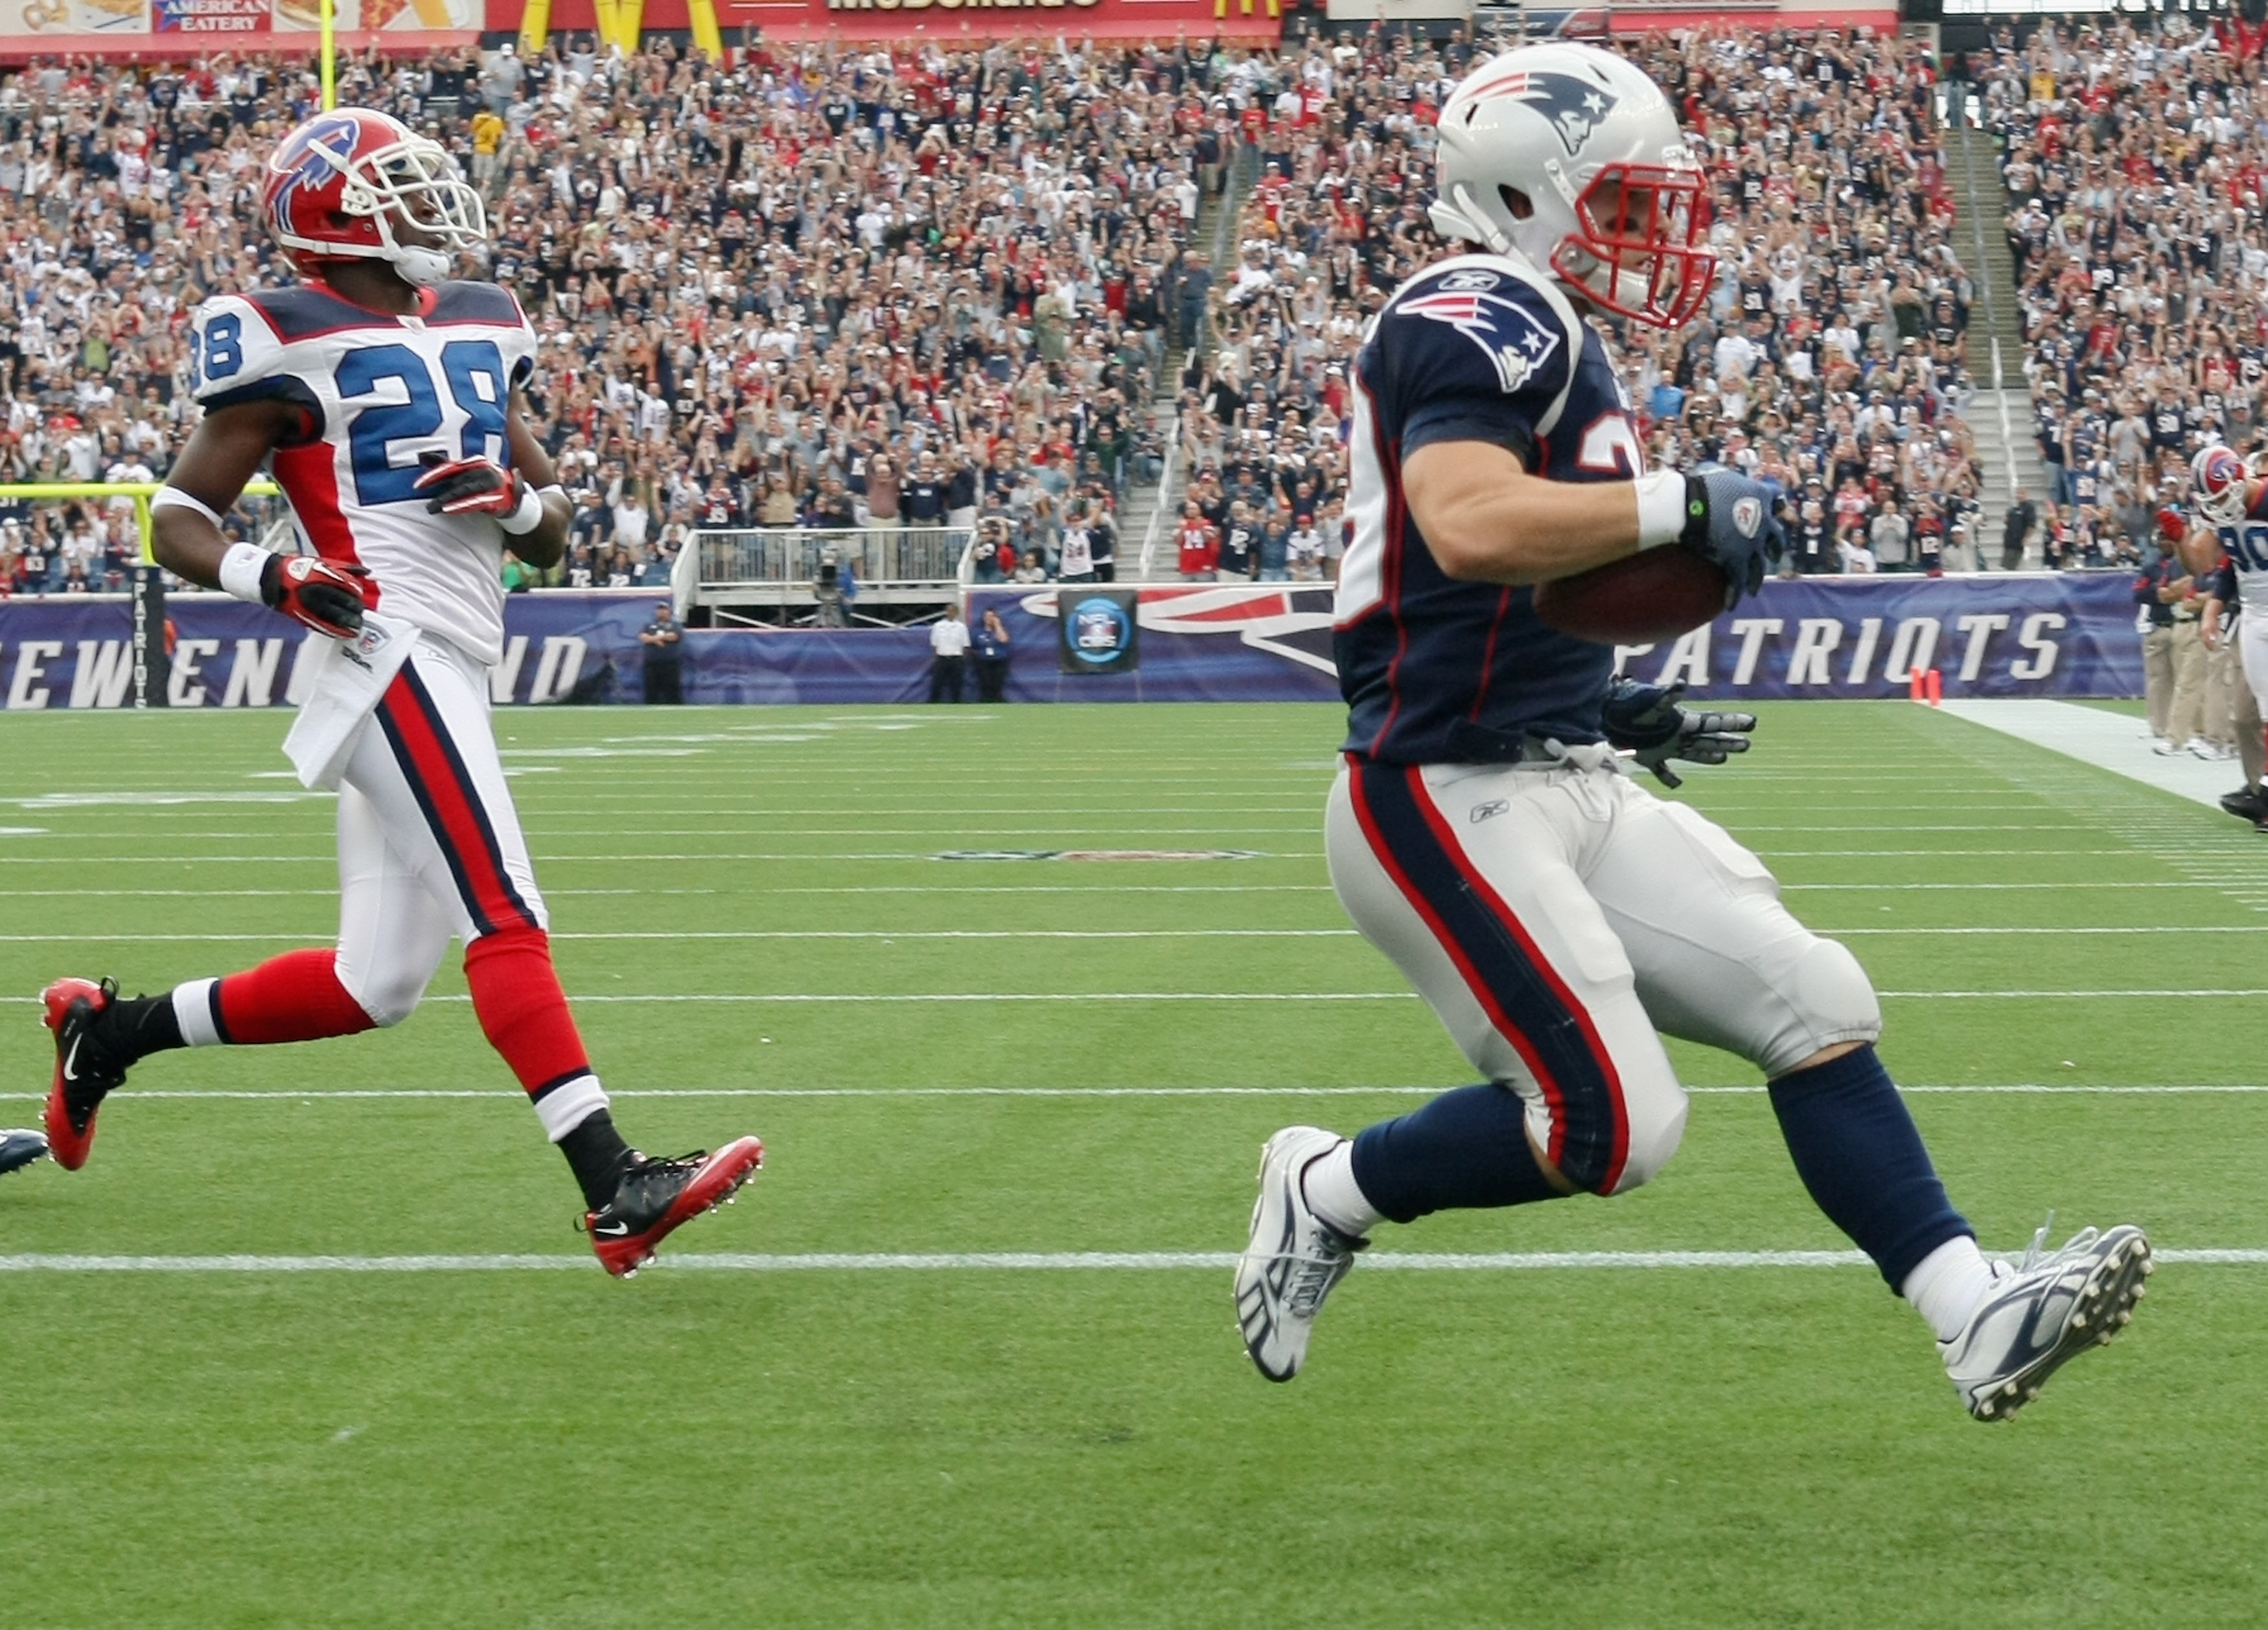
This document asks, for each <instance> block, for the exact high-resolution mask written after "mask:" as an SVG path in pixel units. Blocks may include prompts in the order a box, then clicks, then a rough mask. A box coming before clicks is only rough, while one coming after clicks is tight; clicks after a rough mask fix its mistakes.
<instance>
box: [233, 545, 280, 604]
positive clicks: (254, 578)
mask: <svg viewBox="0 0 2268 1630" xmlns="http://www.w3.org/2000/svg"><path fill="white" fill-rule="evenodd" d="M274 558H275V557H274V556H272V555H270V554H269V553H268V551H267V550H265V549H263V548H261V547H260V546H259V545H258V544H256V543H232V544H230V545H229V546H228V553H227V554H224V555H222V556H221V557H220V586H221V587H222V588H224V589H225V590H227V591H229V592H230V593H231V594H233V595H234V596H236V598H238V599H239V600H249V601H251V602H252V603H253V604H254V606H264V605H266V604H267V601H266V599H265V598H264V597H263V596H262V595H261V592H260V584H261V579H262V578H263V577H265V576H267V574H268V562H269V561H270V560H272V559H274Z"/></svg>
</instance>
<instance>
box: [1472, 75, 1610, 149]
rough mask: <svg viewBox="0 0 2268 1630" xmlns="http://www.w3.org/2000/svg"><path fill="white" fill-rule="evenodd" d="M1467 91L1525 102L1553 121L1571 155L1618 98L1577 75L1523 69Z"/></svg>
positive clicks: (1558, 134)
mask: <svg viewBox="0 0 2268 1630" xmlns="http://www.w3.org/2000/svg"><path fill="white" fill-rule="evenodd" d="M1465 94H1466V95H1467V96H1468V98H1469V99H1471V100H1473V101H1478V100H1480V99H1482V98H1484V97H1490V96H1508V97H1511V98H1512V99H1514V100H1515V101H1521V102H1525V103H1526V104H1527V105H1528V106H1530V107H1533V108H1534V109H1535V111H1536V112H1537V113H1539V114H1543V117H1544V118H1545V119H1546V120H1548V121H1550V125H1551V128H1552V130H1553V132H1554V133H1555V134H1556V135H1557V136H1558V137H1559V143H1560V145H1561V146H1563V147H1565V149H1566V150H1567V156H1568V157H1569V158H1573V157H1574V156H1575V155H1576V154H1577V153H1578V152H1580V151H1582V147H1583V143H1586V142H1587V141H1589V140H1590V139H1591V132H1592V131H1594V130H1595V129H1597V128H1598V127H1599V121H1601V120H1602V119H1604V118H1605V117H1606V116H1607V115H1608V114H1610V113H1612V112H1614V109H1615V102H1616V98H1615V97H1614V96H1612V95H1611V94H1609V92H1606V91H1605V90H1603V89H1602V88H1601V87H1599V86H1598V85H1595V84H1592V83H1591V82H1590V81H1588V80H1587V79H1579V78H1577V77H1575V76H1574V75H1573V74H1550V73H1529V72H1528V71H1527V70H1522V69H1515V70H1513V71H1512V72H1510V73H1507V74H1502V75H1499V76H1498V77H1495V78H1492V79H1489V80H1485V81H1484V82H1483V83H1481V84H1476V85H1475V86H1473V87H1472V89H1471V90H1470V91H1469V92H1466V93H1465Z"/></svg>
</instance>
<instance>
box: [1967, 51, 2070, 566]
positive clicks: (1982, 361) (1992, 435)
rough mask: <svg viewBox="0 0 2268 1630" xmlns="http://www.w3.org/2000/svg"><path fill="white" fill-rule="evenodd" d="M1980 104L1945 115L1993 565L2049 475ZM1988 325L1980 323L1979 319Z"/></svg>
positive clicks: (1972, 425)
mask: <svg viewBox="0 0 2268 1630" xmlns="http://www.w3.org/2000/svg"><path fill="white" fill-rule="evenodd" d="M1981 106H1982V100H1981V99H1977V100H1976V101H1972V100H1971V99H1970V96H1969V87H1968V86H1967V85H1966V84H1955V86H1953V87H1952V90H1951V92H1949V99H1948V105H1947V112H1946V131H1945V146H1946V154H1945V157H1946V167H1947V169H1948V171H1949V172H1950V178H1949V179H1950V180H1952V182H1953V184H1954V185H1955V187H1958V188H1960V197H1961V212H1962V218H1963V221H1964V222H1965V223H1966V224H1965V226H1957V227H1956V231H1958V233H1959V246H1960V249H1961V251H1962V260H1963V261H1966V262H1967V264H1968V267H1969V272H1970V277H1971V278H1972V279H1973V280H1974V281H1975V283H1976V284H1977V305H1976V308H1975V309H1973V310H1972V311H1971V312H1970V327H1969V374H1970V378H1972V379H1974V380H1975V381H1976V382H1977V394H1976V396H1975V397H1974V398H1973V399H1972V400H1970V404H1969V407H1968V409H1967V411H1966V412H1965V413H1964V414H1963V415H1962V417H1963V418H1964V419H1966V420H1967V421H1968V423H1969V429H1970V434H1971V435H1973V436H1975V437H1976V438H1977V462H1978V463H1979V464H1980V465H1981V466H1983V475H1984V491H1983V493H1982V495H1981V496H1982V498H1983V501H1984V505H1985V529H1984V536H1983V537H1981V538H1979V539H1978V540H1977V549H1978V554H1979V555H1980V556H1981V557H1982V558H1984V559H1985V560H1986V561H1988V562H1991V563H1992V564H1993V565H1996V566H1997V565H1998V564H1999V559H2000V529H2001V522H2002V519H2003V518H2005V517H2006V516H2007V513H2008V506H2009V505H2010V504H2011V503H2014V489H2015V488H2018V487H2021V488H2023V489H2024V491H2025V493H2026V495H2027V496H2029V497H2030V499H2031V501H2032V502H2033V503H2035V504H2043V503H2045V501H2046V497H2047V489H2048V482H2047V468H2046V466H2045V465H2044V464H2043V462H2042V461H2041V459H2040V450H2039V444H2038V443H2036V441H2034V440H2033V439H2032V401H2031V393H2030V391H2029V388H2028V386H2027V385H2026V382H2025V378H2024V334H2023V319H2022V307H2021V305H2019V304H2018V302H2017V299H2016V261H2015V256H2014V254H2012V253H2010V252H2009V249H2008V235H2007V232H2006V231H2003V230H2002V227H2001V223H2002V222H2004V221H2005V220H2007V216H2008V208H2009V205H2008V194H2007V188H2006V187H2004V186H2002V184H2001V181H2000V166H1999V155H1998V153H1997V152H1996V151H1995V149H1994V145H1993V138H1992V135H1991V134H1990V133H1989V132H1987V131H1985V130H1983V129H1980V128H1977V126H1976V124H1974V123H1973V122H1972V117H1973V114H1974V113H1975V111H1976V110H1977V109H1978V108H1980V107H1981ZM1980 319H1981V320H1980ZM2024 557H2025V558H2024V563H2025V564H2026V565H2027V566H2036V565H2037V564H2038V563H2039V559H2040V532H2039V531H2038V530H2037V529H2035V530H2034V532H2033V533H2032V538H2031V541H2030V542H2029V544H2027V545H2026V547H2025V551H2024Z"/></svg>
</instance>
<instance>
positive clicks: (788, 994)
mask: <svg viewBox="0 0 2268 1630" xmlns="http://www.w3.org/2000/svg"><path fill="white" fill-rule="evenodd" d="M1874 994H1875V995H1878V996H1881V997H1884V998H1889V999H1894V1000H1901V1001H1921V1000H1929V1001H1935V1002H1946V1001H1952V1002H1963V1001H1999V1000H2003V999H2008V1000H2014V999H2023V1000H2048V999H2059V1000H2068V999H2077V998H2084V999H2087V1000H2090V1001H2091V1000H2095V999H2105V1000H2124V999H2130V998H2131V999H2148V1000H2152V1001H2164V1000H2169V999H2182V1000H2189V999H2196V998H2206V997H2224V996H2268V989H2227V990H2220V989H2215V990H2205V989H2199V990H1878V991H1876V992H1875V993H1874ZM425 1000H426V1001H427V1002H470V1001H471V1000H472V998H471V997H470V996H468V995H446V996H428V997H426V998H425ZM1417 1000H1418V995H1417V993H1416V992H1415V991H1408V990H1095V991H1072V990H1014V991H890V992H868V991H667V992H653V993H649V994H645V995H630V994H627V993H624V994H618V995H605V994H596V995H577V996H576V997H575V998H574V1001H575V1002H577V1003H578V1004H583V1003H594V1002H620V1003H630V1004H638V1003H653V1004H666V1003H676V1002H693V1003H724V1004H727V1005H732V1004H759V1005H760V1004H763V1003H773V1002H779V1003H797V1002H826V1003H836V1002H840V1003H849V1004H857V1003H862V1002H881V1003H892V1002H1415V1001H1417ZM38 1001H39V998H38V997H37V996H0V1003H6V1004H9V1005H11V1006H18V1007H29V1006H32V1005H33V1004H35V1003H37V1002H38Z"/></svg>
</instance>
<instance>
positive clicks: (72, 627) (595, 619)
mask: <svg viewBox="0 0 2268 1630" xmlns="http://www.w3.org/2000/svg"><path fill="white" fill-rule="evenodd" d="M656 600H657V597H656V596H655V595H654V594H653V593H652V591H645V592H630V591H616V592H613V593H601V594H560V595H536V594H515V595H513V596H512V597H511V598H509V599H507V600H506V601H505V602H504V660H503V661H502V662H501V663H499V664H497V666H496V668H495V669H493V670H492V671H491V672H490V676H489V692H490V698H491V699H492V700H493V701H497V702H499V703H502V702H526V701H568V700H571V699H573V700H584V699H589V700H597V701H603V700H611V699H613V698H612V697H611V696H610V695H609V694H608V693H609V692H610V691H611V692H615V693H620V692H622V691H624V690H627V691H628V693H629V695H630V699H632V700H636V699H637V698H639V697H641V696H642V695H643V694H644V692H643V688H642V685H641V683H640V681H641V678H642V669H643V664H642V663H641V662H640V660H639V656H638V654H639V653H642V652H643V650H644V647H643V646H641V645H639V643H638V641H637V635H638V630H639V629H640V628H644V626H645V624H646V620H647V619H649V618H650V617H652V615H653V612H654V606H655V604H656ZM166 626H167V634H168V636H169V637H168V643H169V645H170V646H171V648H172V657H171V661H170V664H169V672H168V674H167V677H166V700H167V702H168V705H170V706H172V707H176V708H268V707H277V706H281V705H283V704H284V703H286V702H293V701H298V696H297V694H295V693H294V691H293V689H292V687H293V684H294V682H295V680H296V679H297V676H298V656H299V648H300V643H301V642H302V641H303V640H304V639H306V638H310V637H313V636H311V635H308V634H307V632H306V629H304V628H300V627H299V625H298V624H297V623H295V622H292V621H291V620H289V619H287V618H284V617H279V616H277V615H276V613H274V612H271V611H269V610H268V609H267V608H266V607H265V606H247V605H246V604H245V603H244V602H243V601H241V600H237V599H232V598H229V597H228V596H227V595H225V594H177V595H173V596H170V597H168V598H167V600H166ZM133 705H134V613H133V602H132V601H131V600H130V599H129V598H127V597H125V596H123V595H119V596H111V595H103V596H99V597H98V596H90V595H57V596H54V597H52V598H46V599H38V600H31V599H15V600H0V708H4V709H7V710H9V711H12V712H19V713H20V712H25V711H39V710H43V709H59V708H130V707H132V706H133Z"/></svg>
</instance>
